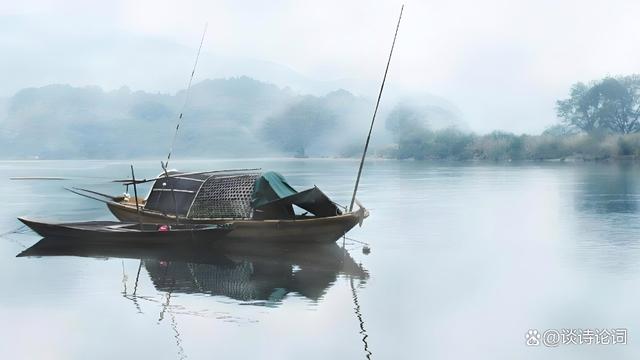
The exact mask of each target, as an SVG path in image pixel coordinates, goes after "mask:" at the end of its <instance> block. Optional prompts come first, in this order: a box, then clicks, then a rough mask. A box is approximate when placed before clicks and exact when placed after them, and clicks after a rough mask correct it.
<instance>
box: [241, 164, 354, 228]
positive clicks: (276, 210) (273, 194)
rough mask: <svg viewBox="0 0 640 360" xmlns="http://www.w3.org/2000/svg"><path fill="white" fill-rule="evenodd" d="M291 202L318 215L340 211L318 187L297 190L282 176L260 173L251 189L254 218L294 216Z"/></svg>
mask: <svg viewBox="0 0 640 360" xmlns="http://www.w3.org/2000/svg"><path fill="white" fill-rule="evenodd" d="M292 205H296V206H298V207H300V208H302V209H304V210H307V211H308V212H309V213H311V214H313V215H315V216H318V217H326V216H335V215H339V214H341V212H340V210H339V209H338V207H337V206H336V205H335V203H333V202H332V201H331V199H329V198H328V197H327V196H326V195H325V194H324V193H323V192H322V191H320V189H318V188H317V187H313V188H311V189H308V190H305V191H302V192H298V191H296V190H295V189H294V188H293V187H291V185H289V184H288V183H287V181H286V180H285V178H284V177H283V176H282V175H280V174H278V173H276V172H273V171H269V172H266V173H264V174H262V176H260V177H259V178H258V179H257V180H256V183H255V186H254V188H253V194H252V197H251V206H252V207H253V208H254V209H255V210H256V213H255V214H254V217H256V218H263V219H283V218H294V217H295V214H294V211H293V207H292Z"/></svg>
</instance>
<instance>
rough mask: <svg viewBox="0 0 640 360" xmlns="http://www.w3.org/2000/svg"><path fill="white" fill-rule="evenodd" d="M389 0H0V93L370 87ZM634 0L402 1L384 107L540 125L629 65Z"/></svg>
mask: <svg viewBox="0 0 640 360" xmlns="http://www.w3.org/2000/svg"><path fill="white" fill-rule="evenodd" d="M399 8H400V3H397V2H383V3H382V2H380V3H371V2H366V1H353V2H349V3H346V4H345V3H344V2H338V1H328V2H326V1H325V2H316V3H300V2H294V1H271V2H267V3H263V2H257V1H256V2H232V1H228V2H218V1H190V2H157V1H150V0H142V1H136V2H130V1H113V2H97V1H95V2H93V1H89V2H87V1H76V0H72V1H65V2H63V3H60V2H56V1H36V0H26V1H22V2H20V3H17V2H3V3H2V4H0V31H1V33H2V36H0V51H1V53H2V57H0V69H1V70H0V71H1V72H2V77H1V78H2V80H3V81H2V83H0V96H3V97H5V98H6V97H10V96H12V95H13V94H15V93H16V92H17V91H19V90H20V89H23V88H27V87H33V86H44V85H48V84H52V83H60V84H71V85H74V86H86V85H95V86H100V87H102V88H104V89H105V90H107V91H109V90H115V89H118V88H120V87H121V86H123V85H126V86H128V87H130V88H131V89H132V90H134V91H135V90H143V91H146V92H150V93H154V92H165V93H176V92H177V91H179V90H181V89H183V88H184V87H185V86H186V83H187V80H188V75H189V72H190V70H191V65H192V63H193V58H194V55H195V52H196V47H197V45H198V40H199V38H200V35H201V32H202V28H203V26H204V23H205V22H208V23H209V31H208V34H207V37H206V39H205V44H204V53H203V54H202V58H201V62H200V68H199V69H198V71H197V74H196V78H197V79H199V80H202V79H215V78H221V77H230V76H241V75H247V76H250V77H252V78H255V79H258V80H261V81H266V82H271V83H274V84H276V85H277V86H279V87H283V88H284V87H289V88H290V89H291V90H292V91H294V92H298V93H301V94H307V93H308V94H313V95H318V96H324V95H326V94H327V93H329V92H331V91H334V90H338V89H340V88H344V89H346V90H348V91H350V92H352V93H353V94H354V95H356V96H362V97H364V98H367V99H372V98H375V96H376V92H377V90H378V86H379V85H378V84H379V81H380V78H381V76H382V72H383V70H384V65H385V61H386V56H387V53H388V50H389V46H390V43H391V40H392V36H393V29H394V26H395V21H396V19H397V15H398V12H399ZM639 10H640V3H638V2H631V1H621V0H613V1H608V2H596V1H586V2H585V1H576V0H571V1H563V2H557V1H548V0H543V1H519V2H509V1H497V0H492V1H481V2H478V1H471V0H464V1H463V0H458V1H448V2H418V1H407V2H406V7H405V14H404V17H403V22H402V25H401V28H400V34H399V39H398V43H397V45H396V46H397V47H396V52H395V55H394V59H393V62H392V67H391V70H390V74H389V79H388V84H387V86H388V88H387V90H388V92H387V93H385V97H384V98H383V102H382V105H381V106H382V110H383V111H390V110H391V108H392V107H393V106H395V104H396V103H397V101H398V99H401V98H403V97H406V96H410V97H412V98H420V97H424V98H441V99H446V101H447V102H450V103H451V104H452V105H453V106H454V107H455V108H457V109H458V110H457V111H459V113H460V114H461V117H462V121H463V122H464V123H465V124H467V126H468V128H469V129H470V130H473V131H476V132H479V133H487V132H490V131H493V130H505V131H512V132H515V133H522V132H526V133H540V132H541V131H543V130H544V129H545V128H546V127H548V126H550V125H552V124H554V123H556V121H557V119H556V116H555V111H554V106H555V100H557V99H560V98H564V97H566V96H567V94H568V92H569V88H570V86H571V84H573V83H575V82H577V81H588V80H592V79H598V78H602V77H604V76H606V75H618V74H629V73H634V72H636V71H637V59H638V58H640V48H638V47H637V46H635V45H634V44H635V40H636V39H638V38H640V36H639V35H640V29H639V28H638V27H637V26H636V19H635V17H636V14H638V13H639Z"/></svg>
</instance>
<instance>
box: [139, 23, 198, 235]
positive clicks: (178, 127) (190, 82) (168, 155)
mask: <svg viewBox="0 0 640 360" xmlns="http://www.w3.org/2000/svg"><path fill="white" fill-rule="evenodd" d="M207 26H208V23H205V24H204V31H203V32H202V38H201V39H200V46H199V47H198V53H197V54H196V61H195V62H194V63H193V69H192V70H191V76H190V77H189V84H188V85H187V90H186V92H185V97H184V103H183V104H182V109H181V110H180V115H179V116H178V123H177V124H176V131H175V132H174V133H173V139H172V140H171V146H170V147H169V154H167V161H165V162H164V163H163V162H162V160H160V167H161V168H162V171H163V172H164V176H165V178H167V179H168V178H169V172H168V170H167V169H168V168H169V160H171V153H172V152H173V147H174V146H175V144H176V138H177V137H178V130H179V129H180V123H181V122H182V117H183V114H184V109H186V108H187V104H188V103H189V94H190V93H191V84H192V83H193V76H194V75H195V73H196V67H197V66H198V59H199V58H200V51H201V50H202V44H203V43H204V37H205V35H206V34H207ZM134 184H135V179H134ZM171 196H172V197H173V204H174V205H175V211H176V224H178V223H179V220H178V202H177V200H176V194H175V192H174V191H173V185H171Z"/></svg>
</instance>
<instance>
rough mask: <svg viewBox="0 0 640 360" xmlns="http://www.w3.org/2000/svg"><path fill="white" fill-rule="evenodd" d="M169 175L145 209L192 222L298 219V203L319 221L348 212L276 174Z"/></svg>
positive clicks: (317, 191)
mask: <svg viewBox="0 0 640 360" xmlns="http://www.w3.org/2000/svg"><path fill="white" fill-rule="evenodd" d="M182 174H184V175H182ZM168 175H169V176H168V177H166V178H160V179H158V180H156V181H155V183H154V184H153V187H152V188H151V192H150V194H149V196H148V197H147V201H146V203H145V206H144V208H145V210H150V211H156V212H159V213H162V214H168V215H173V214H178V216H180V217H186V218H188V219H217V218H233V219H257V220H267V219H295V218H296V217H297V216H296V214H295V212H294V209H293V207H294V205H295V206H297V207H299V208H301V209H304V210H305V211H306V212H308V213H309V214H310V215H313V216H316V217H328V216H335V215H340V214H342V212H341V211H340V209H338V207H337V206H336V204H335V203H334V202H333V201H331V199H329V198H328V197H327V196H326V195H325V194H324V193H323V192H322V191H320V189H318V188H317V187H313V188H311V189H307V190H304V191H300V192H298V191H297V190H295V189H294V188H293V187H292V186H291V185H289V183H287V181H286V180H285V178H284V177H283V176H282V175H280V174H278V173H276V172H273V171H269V172H265V173H260V172H246V171H232V170H229V171H223V172H211V173H204V174H202V173H200V174H189V173H180V172H177V171H171V172H169V173H168Z"/></svg>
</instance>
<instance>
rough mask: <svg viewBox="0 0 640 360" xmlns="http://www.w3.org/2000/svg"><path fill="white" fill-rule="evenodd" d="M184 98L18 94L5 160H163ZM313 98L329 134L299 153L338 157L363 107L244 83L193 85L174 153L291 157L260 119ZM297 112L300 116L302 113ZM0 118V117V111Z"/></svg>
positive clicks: (349, 99)
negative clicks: (328, 121) (328, 123)
mask: <svg viewBox="0 0 640 360" xmlns="http://www.w3.org/2000/svg"><path fill="white" fill-rule="evenodd" d="M185 97H186V92H185V91H184V90H183V91H179V92H178V93H176V94H162V93H147V92H143V91H131V90H130V89H129V88H126V87H123V88H120V89H118V90H113V91H104V90H102V89H101V88H99V87H95V86H88V87H73V86H70V85H47V86H43V87H38V88H28V89H24V90H21V91H19V92H18V93H16V94H15V95H14V96H12V97H10V98H8V99H6V101H5V102H4V106H0V110H1V109H2V108H3V107H4V109H5V110H4V116H2V117H0V124H1V125H2V127H1V130H0V141H1V142H2V144H3V148H4V149H5V151H4V153H3V154H2V155H1V156H2V157H5V158H129V157H155V158H159V157H163V156H164V155H165V154H166V152H167V150H168V147H169V143H170V141H171V138H172V136H173V131H174V129H175V124H176V122H177V119H178V114H179V112H180V110H181V109H182V106H183V104H184V101H185ZM309 98H313V99H317V102H318V103H319V104H320V106H321V108H319V109H317V111H318V112H319V113H331V114H334V115H332V116H333V118H332V119H333V121H334V123H333V125H332V126H333V127H332V128H331V129H330V130H331V131H332V132H335V133H332V134H326V136H325V137H321V136H319V135H320V134H315V133H308V135H307V136H309V137H313V139H312V141H309V142H308V144H309V148H308V149H307V152H310V153H312V154H315V155H332V154H334V155H335V154H339V153H340V149H339V147H343V146H345V144H346V143H348V142H356V141H357V142H361V140H360V139H359V138H358V137H355V136H349V135H350V134H351V132H352V131H354V129H356V128H358V126H356V124H357V122H358V121H361V120H365V121H366V116H359V115H357V114H359V113H361V112H368V111H369V110H370V103H369V102H368V101H367V100H365V99H363V98H360V97H356V96H354V95H352V94H351V93H349V92H347V91H345V90H340V91H334V92H331V93H329V94H327V95H325V96H315V95H298V94H297V93H294V92H293V91H291V90H290V89H288V88H280V87H278V86H276V85H273V84H269V83H265V82H261V81H257V80H254V79H251V78H249V77H237V78H229V79H216V80H205V81H202V82H199V83H196V84H194V86H193V87H192V89H191V93H190V97H189V102H188V105H187V107H186V108H185V110H184V117H183V122H182V125H181V127H180V132H179V136H178V137H177V141H176V146H175V152H176V155H177V156H182V157H259V156H271V155H282V154H285V155H286V154H290V155H292V154H294V153H295V152H293V151H289V150H288V149H287V148H286V147H281V146H278V145H277V144H278V143H279V141H280V140H279V139H273V138H269V135H266V133H265V131H264V122H265V120H266V119H274V118H278V117H280V118H282V117H283V116H284V115H283V114H287V109H289V108H290V107H292V106H298V108H300V106H303V110H304V105H300V104H304V101H305V100H307V99H309ZM0 105H2V103H0ZM304 112H305V111H303V113H304ZM0 114H2V111H0ZM299 120H300V119H298V118H283V119H282V121H283V123H287V127H288V128H289V129H290V130H291V131H292V132H293V135H292V134H285V133H282V134H274V135H272V136H275V137H283V136H302V135H300V134H304V133H305V126H310V125H309V124H306V125H305V124H303V123H302V122H301V121H299Z"/></svg>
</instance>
